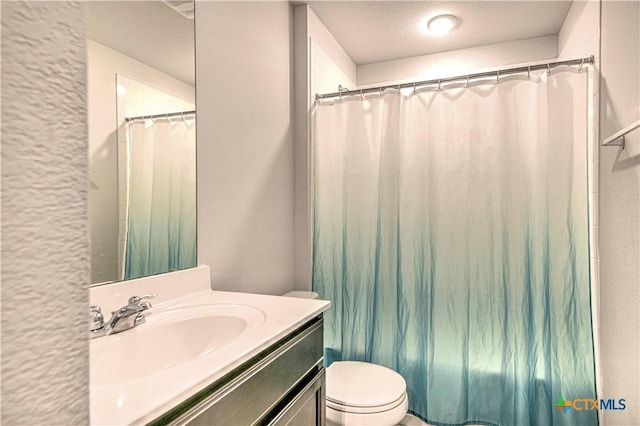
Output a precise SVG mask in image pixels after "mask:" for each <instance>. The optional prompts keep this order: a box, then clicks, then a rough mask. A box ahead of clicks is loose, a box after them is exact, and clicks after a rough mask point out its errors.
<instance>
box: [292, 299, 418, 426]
mask: <svg viewBox="0 0 640 426" xmlns="http://www.w3.org/2000/svg"><path fill="white" fill-rule="evenodd" d="M284 296H286V297H298V298H304V299H318V298H319V295H318V293H315V292H311V291H292V292H289V293H286V294H284ZM408 407H409V398H408V397H407V383H406V382H405V380H404V379H403V378H402V376H401V375H400V374H398V373H396V372H395V371H393V370H391V369H390V368H387V367H383V366H381V365H377V364H372V363H369V362H361V361H336V362H334V363H332V364H331V365H330V366H329V367H327V369H326V411H327V424H328V425H330V426H396V425H397V426H427V424H426V423H424V422H423V421H422V420H420V419H419V418H417V417H415V416H412V415H411V414H407V409H408Z"/></svg>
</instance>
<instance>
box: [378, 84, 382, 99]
mask: <svg viewBox="0 0 640 426" xmlns="http://www.w3.org/2000/svg"><path fill="white" fill-rule="evenodd" d="M378 90H379V91H380V97H382V86H380V87H378Z"/></svg>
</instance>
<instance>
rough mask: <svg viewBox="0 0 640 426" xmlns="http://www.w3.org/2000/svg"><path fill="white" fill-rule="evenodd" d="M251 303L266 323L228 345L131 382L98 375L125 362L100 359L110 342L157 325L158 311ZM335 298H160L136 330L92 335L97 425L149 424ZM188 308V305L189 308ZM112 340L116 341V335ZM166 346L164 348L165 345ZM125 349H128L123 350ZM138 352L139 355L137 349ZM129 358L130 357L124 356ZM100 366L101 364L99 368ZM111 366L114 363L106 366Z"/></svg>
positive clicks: (208, 294)
mask: <svg viewBox="0 0 640 426" xmlns="http://www.w3.org/2000/svg"><path fill="white" fill-rule="evenodd" d="M222 305H226V306H236V305H241V306H248V307H251V309H253V310H254V311H256V312H261V313H260V315H259V318H260V321H259V322H260V323H259V324H257V325H256V324H254V325H252V326H251V327H248V328H247V329H246V330H245V331H244V332H243V333H242V335H241V336H240V337H238V338H236V339H234V340H232V341H231V342H230V343H228V344H227V345H225V346H223V347H221V348H219V349H216V350H213V351H210V352H208V353H205V354H201V355H198V356H197V357H196V358H195V359H193V360H191V361H189V362H186V363H183V364H178V365H174V366H170V367H168V368H161V369H160V370H158V371H154V372H153V373H151V374H146V375H144V376H142V377H139V378H135V379H132V380H126V381H114V382H110V381H109V380H96V377H98V375H100V376H102V377H107V376H108V374H110V373H109V372H107V371H99V372H96V371H95V368H107V369H109V370H111V371H116V370H117V369H118V368H119V365H117V364H119V363H120V361H118V362H117V363H116V362H114V363H113V364H114V365H109V363H108V361H109V360H108V359H107V360H106V361H107V362H106V363H105V362H104V361H102V362H94V361H95V360H96V358H97V357H98V356H100V355H101V354H102V353H104V348H106V346H105V345H109V344H113V343H111V342H114V341H115V339H118V338H121V339H122V338H124V337H127V338H128V339H132V338H135V334H129V335H128V336H125V335H126V334H127V333H136V332H140V331H139V330H137V329H140V330H142V327H145V326H149V327H152V326H153V324H154V315H155V316H156V317H157V318H160V317H161V316H162V315H163V313H165V312H168V311H172V312H174V311H175V312H181V311H180V310H181V309H184V308H189V309H194V308H195V309H199V310H200V312H202V310H203V309H204V310H206V309H207V306H222ZM330 306H331V302H329V301H325V300H310V299H296V298H290V297H282V296H267V295H259V294H249V293H234V292H225V291H215V290H214V291H212V290H203V291H199V292H197V293H192V294H191V295H189V296H188V297H181V298H179V299H175V300H174V301H167V302H164V303H159V304H157V306H154V307H153V308H152V309H150V310H149V311H146V312H145V314H146V316H147V324H142V325H140V326H138V327H136V328H134V329H132V330H128V331H125V332H122V333H118V334H114V335H110V336H106V337H100V338H97V339H93V340H91V359H92V364H91V368H92V373H91V376H92V379H91V386H90V400H91V424H92V425H116V424H117V425H125V424H145V423H148V422H150V421H152V420H154V419H156V418H157V417H159V416H160V415H162V414H163V413H165V412H167V411H168V410H169V409H171V408H173V407H175V406H177V405H178V404H180V403H181V402H183V401H184V400H186V399H187V398H188V397H190V396H192V395H194V394H196V393H197V392H199V391H201V390H203V389H204V388H205V387H207V386H208V385H210V384H211V383H213V382H215V381H216V380H218V379H220V378H222V377H223V376H224V375H225V374H227V373H229V372H230V371H232V370H233V369H235V368H236V367H238V366H240V365H241V364H242V363H244V362H245V361H247V360H249V359H250V358H251V357H253V356H255V355H257V354H258V353H260V352H261V351H262V350H264V349H266V348H267V347H269V346H270V345H271V344H273V343H275V342H276V341H278V340H279V339H281V338H283V337H285V336H286V335H287V334H289V333H291V332H292V331H294V330H295V329H296V328H298V327H300V326H301V325H303V324H304V323H306V322H307V321H309V320H311V319H313V318H314V317H316V316H318V315H319V314H321V313H322V312H324V311H325V310H327V309H329V307H330ZM187 310H188V309H187ZM110 339H111V340H110ZM172 340H173V339H172V338H170V339H167V341H163V342H161V343H160V348H162V347H163V346H164V347H165V348H166V349H167V350H174V349H175V348H176V347H179V345H180V344H181V342H179V341H172ZM160 350H162V349H160ZM121 352H122V351H121ZM129 355H130V354H122V353H120V354H119V355H118V356H119V357H120V358H118V359H126V357H127V356H129ZM132 355H135V354H132ZM122 357H124V358H122ZM98 365H100V367H97V366H98ZM105 365H106V366H108V367H105Z"/></svg>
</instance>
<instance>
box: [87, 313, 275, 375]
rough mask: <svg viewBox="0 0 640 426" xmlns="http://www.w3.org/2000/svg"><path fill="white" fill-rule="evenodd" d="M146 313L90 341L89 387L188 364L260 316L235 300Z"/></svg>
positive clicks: (225, 342) (259, 320)
mask: <svg viewBox="0 0 640 426" xmlns="http://www.w3.org/2000/svg"><path fill="white" fill-rule="evenodd" d="M145 316H146V323H145V324H141V325H139V326H137V327H135V328H133V329H131V330H127V331H124V332H121V333H118V334H113V335H109V336H106V337H101V338H97V339H93V340H92V341H91V350H90V352H91V363H90V369H91V384H92V385H104V384H111V383H121V382H125V381H129V380H135V379H139V378H142V377H145V376H148V375H150V374H154V373H157V372H159V371H162V370H165V369H169V368H174V367H176V366H179V365H183V364H186V363H189V362H191V361H194V360H196V359H198V358H201V357H203V356H206V355H208V354H210V353H212V352H215V351H218V350H220V349H222V348H224V347H225V346H227V345H229V344H231V343H233V342H234V341H236V340H237V339H238V338H240V337H241V336H242V335H243V334H244V333H246V332H247V331H248V330H250V329H252V328H253V327H254V326H257V325H259V324H262V323H263V322H264V320H265V315H264V313H263V312H262V310H260V309H258V308H255V307H252V306H249V305H235V304H209V305H197V306H189V307H185V308H177V309H172V310H167V311H158V312H154V311H153V308H152V309H151V310H150V311H146V313H145ZM168 342H170V343H168Z"/></svg>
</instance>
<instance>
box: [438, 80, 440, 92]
mask: <svg viewBox="0 0 640 426" xmlns="http://www.w3.org/2000/svg"><path fill="white" fill-rule="evenodd" d="M438 90H440V80H439V79H438Z"/></svg>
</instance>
